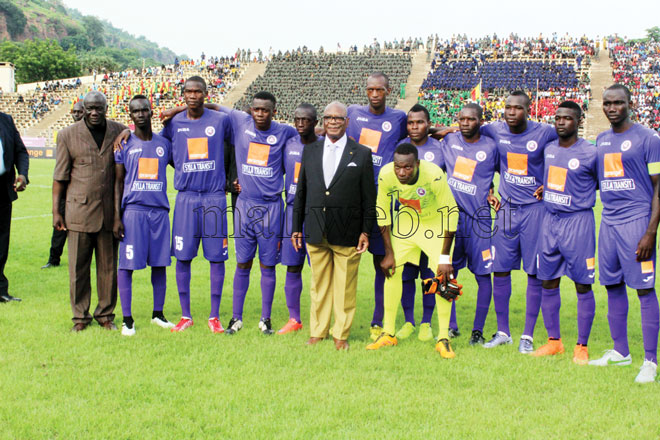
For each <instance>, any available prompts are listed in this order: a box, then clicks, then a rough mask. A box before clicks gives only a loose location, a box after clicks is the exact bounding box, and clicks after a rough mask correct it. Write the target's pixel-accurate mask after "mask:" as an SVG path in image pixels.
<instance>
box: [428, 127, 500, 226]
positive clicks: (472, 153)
mask: <svg viewBox="0 0 660 440" xmlns="http://www.w3.org/2000/svg"><path fill="white" fill-rule="evenodd" d="M440 145H441V148H442V157H443V158H444V164H442V168H443V169H445V171H446V172H447V183H448V184H449V187H450V188H451V192H452V194H453V195H454V198H455V199H456V204H458V206H459V207H460V208H461V210H462V211H464V212H465V213H467V214H468V215H470V216H475V215H477V214H476V213H477V212H479V210H482V211H481V214H480V216H489V215H490V207H489V206H488V200H487V197H488V193H489V192H490V185H491V183H492V182H493V176H494V175H495V170H497V167H498V165H499V157H498V151H497V146H496V145H495V142H494V141H493V140H492V139H491V138H489V137H487V136H481V137H480V138H479V140H478V141H477V142H475V143H472V144H471V143H468V142H465V139H464V138H463V135H462V134H461V133H460V132H456V133H450V134H448V135H447V136H445V138H444V139H443V141H442V142H441V144H440ZM484 208H485V209H484Z"/></svg>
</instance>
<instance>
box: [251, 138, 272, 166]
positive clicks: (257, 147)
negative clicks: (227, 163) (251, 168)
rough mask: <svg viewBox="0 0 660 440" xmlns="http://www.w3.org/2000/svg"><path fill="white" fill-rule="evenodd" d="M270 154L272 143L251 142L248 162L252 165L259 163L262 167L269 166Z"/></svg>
mask: <svg viewBox="0 0 660 440" xmlns="http://www.w3.org/2000/svg"><path fill="white" fill-rule="evenodd" d="M269 154H270V145H267V144H257V143H256V142H250V147H249V149H248V156H247V163H248V164H250V165H258V166H260V167H265V166H268V155H269Z"/></svg>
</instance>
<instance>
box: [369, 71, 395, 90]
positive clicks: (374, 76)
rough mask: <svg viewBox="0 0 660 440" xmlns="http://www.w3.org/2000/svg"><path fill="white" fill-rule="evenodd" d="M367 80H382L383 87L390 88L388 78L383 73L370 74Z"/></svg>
mask: <svg viewBox="0 0 660 440" xmlns="http://www.w3.org/2000/svg"><path fill="white" fill-rule="evenodd" d="M369 78H383V79H384V80H385V87H389V86H390V77H389V76H387V75H386V74H385V73H384V72H381V71H379V70H377V71H375V72H372V73H371V75H369ZM367 79H368V78H367Z"/></svg>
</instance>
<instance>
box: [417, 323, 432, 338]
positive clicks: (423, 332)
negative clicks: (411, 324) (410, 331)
mask: <svg viewBox="0 0 660 440" xmlns="http://www.w3.org/2000/svg"><path fill="white" fill-rule="evenodd" d="M417 339H419V340H420V341H430V340H431V339H433V329H432V328H431V324H430V323H429V322H422V323H421V324H420V326H419V333H417Z"/></svg>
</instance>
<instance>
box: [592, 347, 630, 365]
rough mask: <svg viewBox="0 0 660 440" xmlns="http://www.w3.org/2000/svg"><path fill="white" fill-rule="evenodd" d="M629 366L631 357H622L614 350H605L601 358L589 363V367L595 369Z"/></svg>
mask: <svg viewBox="0 0 660 440" xmlns="http://www.w3.org/2000/svg"><path fill="white" fill-rule="evenodd" d="M630 364H632V356H630V354H628V356H625V357H624V356H623V355H622V354H621V353H619V352H618V351H616V350H606V351H605V354H603V357H602V358H600V359H594V360H592V361H589V365H593V366H595V367H607V366H617V367H623V366H625V365H630Z"/></svg>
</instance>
